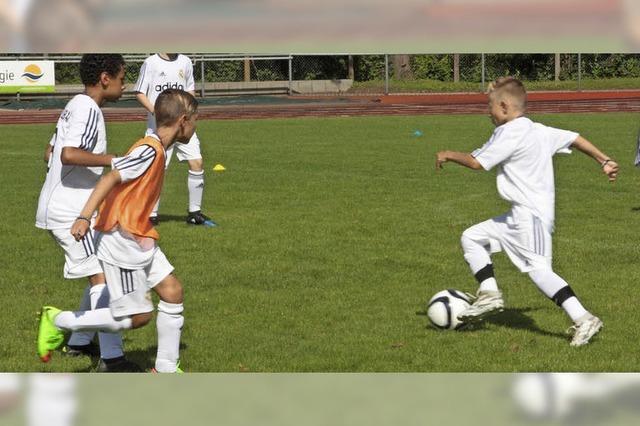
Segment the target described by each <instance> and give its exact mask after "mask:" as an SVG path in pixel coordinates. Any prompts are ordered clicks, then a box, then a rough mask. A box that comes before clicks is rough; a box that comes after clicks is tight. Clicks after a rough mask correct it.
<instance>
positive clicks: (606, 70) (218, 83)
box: [0, 53, 640, 97]
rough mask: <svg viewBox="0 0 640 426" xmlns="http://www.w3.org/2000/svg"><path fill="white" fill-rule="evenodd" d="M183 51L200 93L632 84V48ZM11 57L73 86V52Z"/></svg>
mask: <svg viewBox="0 0 640 426" xmlns="http://www.w3.org/2000/svg"><path fill="white" fill-rule="evenodd" d="M187 55H188V56H189V57H190V58H191V59H192V61H193V63H194V78H195V81H196V93H197V94H198V95H199V96H202V97H206V96H216V95H225V94H233V95H240V94H323V93H334V94H335V93H376V94H380V93H414V92H415V93H428V92H480V91H484V90H485V88H486V84H487V83H488V82H489V81H492V80H493V79H495V78H497V77H499V76H505V75H514V76H517V77H519V78H520V79H522V80H523V81H524V82H525V84H526V86H527V88H528V89H529V90H587V89H632V88H636V87H640V54H575V53H574V54H460V55H454V54H425V55H384V54H380V55H345V54H336V55H272V56H268V55H228V54H225V55H216V54H200V53H191V54H187ZM124 56H125V59H126V62H127V69H126V81H127V83H128V84H129V87H128V89H129V92H128V96H133V92H131V89H132V86H133V84H134V83H135V81H136V79H137V78H138V73H139V70H140V66H141V65H142V62H143V61H144V59H145V58H146V57H148V56H149V54H146V53H140V54H128V55H124ZM11 59H21V60H36V59H50V60H53V61H55V72H56V86H57V87H56V90H57V92H58V96H61V95H64V94H65V93H68V92H72V91H77V90H78V88H77V86H78V85H80V78H79V69H78V68H79V62H80V56H79V55H6V56H2V57H0V60H11ZM65 88H66V89H68V90H66V91H65Z"/></svg>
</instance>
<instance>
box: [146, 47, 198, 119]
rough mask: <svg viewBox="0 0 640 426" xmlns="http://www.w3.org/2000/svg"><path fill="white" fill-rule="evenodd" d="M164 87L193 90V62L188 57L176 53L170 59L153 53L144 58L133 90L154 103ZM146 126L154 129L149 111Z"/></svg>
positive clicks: (152, 117)
mask: <svg viewBox="0 0 640 426" xmlns="http://www.w3.org/2000/svg"><path fill="white" fill-rule="evenodd" d="M166 89H180V90H184V91H187V92H190V91H194V90H195V82H194V80H193V64H192V63H191V59H189V57H187V56H185V55H178V56H177V57H176V58H175V59H174V60H173V61H170V60H167V59H163V58H162V57H161V56H160V55H158V54H155V55H151V56H149V57H148V58H147V59H145V61H144V63H143V64H142V67H141V68H140V75H139V76H138V81H137V82H136V85H135V87H134V90H135V91H136V92H139V93H142V94H144V95H145V96H146V97H147V98H148V99H149V101H150V102H151V104H155V103H156V99H157V98H158V95H159V94H160V93H162V92H163V91H164V90H166ZM147 128H149V129H151V130H155V129H156V120H155V117H154V116H153V114H151V113H148V114H147Z"/></svg>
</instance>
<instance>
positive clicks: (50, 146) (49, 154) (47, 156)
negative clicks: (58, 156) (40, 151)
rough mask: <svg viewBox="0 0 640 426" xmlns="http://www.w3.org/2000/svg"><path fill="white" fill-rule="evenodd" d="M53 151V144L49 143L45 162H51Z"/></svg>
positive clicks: (45, 151)
mask: <svg viewBox="0 0 640 426" xmlns="http://www.w3.org/2000/svg"><path fill="white" fill-rule="evenodd" d="M52 152H53V146H52V145H49V144H47V149H45V150H44V162H45V163H47V164H49V158H50V157H51V153H52Z"/></svg>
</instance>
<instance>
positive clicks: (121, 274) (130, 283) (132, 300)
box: [100, 248, 173, 318]
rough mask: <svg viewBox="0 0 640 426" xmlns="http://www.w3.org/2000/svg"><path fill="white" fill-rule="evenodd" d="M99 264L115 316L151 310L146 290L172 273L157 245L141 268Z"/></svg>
mask: <svg viewBox="0 0 640 426" xmlns="http://www.w3.org/2000/svg"><path fill="white" fill-rule="evenodd" d="M100 264H101V265H102V267H103V269H104V274H105V277H106V279H107V287H108V288H109V297H110V301H109V308H111V314H112V315H113V316H114V317H116V318H118V317H123V316H128V315H133V314H141V313H145V312H151V311H153V303H152V302H151V294H150V293H149V290H151V289H152V288H153V287H155V286H156V285H157V284H158V283H160V281H162V280H163V279H165V278H166V277H167V276H169V274H170V273H171V272H173V266H172V265H171V264H170V263H169V261H168V260H167V257H166V256H165V255H164V253H162V250H160V249H159V248H158V249H157V250H156V252H155V253H154V255H153V260H152V261H151V263H149V265H147V266H146V267H145V268H142V269H125V268H121V267H119V266H116V265H112V264H110V263H108V262H104V261H100Z"/></svg>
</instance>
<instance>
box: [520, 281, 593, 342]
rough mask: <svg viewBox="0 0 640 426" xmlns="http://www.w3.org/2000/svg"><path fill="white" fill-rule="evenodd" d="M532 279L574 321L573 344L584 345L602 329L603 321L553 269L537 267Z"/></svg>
mask: <svg viewBox="0 0 640 426" xmlns="http://www.w3.org/2000/svg"><path fill="white" fill-rule="evenodd" d="M529 277H530V278H531V280H532V281H533V282H534V283H535V284H536V286H538V288H539V289H540V291H542V292H543V293H544V294H545V295H546V296H547V297H548V298H549V299H551V300H553V301H554V302H555V304H556V305H558V306H560V307H561V308H562V309H564V311H565V312H566V313H567V315H569V317H570V318H571V320H572V321H573V322H574V324H575V325H574V326H573V327H572V329H573V330H574V331H575V333H574V336H573V339H572V341H571V346H582V345H586V344H587V343H589V340H591V338H592V337H593V336H594V335H595V334H596V333H598V331H600V329H601V328H602V321H601V320H600V318H598V317H596V316H594V315H593V314H591V313H590V312H589V311H587V310H586V309H585V308H584V306H582V303H580V301H579V300H578V298H577V296H576V294H575V293H574V292H573V290H572V289H571V287H570V286H569V284H567V282H566V281H565V280H564V279H562V277H560V276H559V275H558V274H556V273H555V272H553V270H551V269H547V268H545V269H537V270H535V271H531V272H530V273H529Z"/></svg>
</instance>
